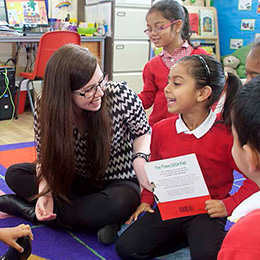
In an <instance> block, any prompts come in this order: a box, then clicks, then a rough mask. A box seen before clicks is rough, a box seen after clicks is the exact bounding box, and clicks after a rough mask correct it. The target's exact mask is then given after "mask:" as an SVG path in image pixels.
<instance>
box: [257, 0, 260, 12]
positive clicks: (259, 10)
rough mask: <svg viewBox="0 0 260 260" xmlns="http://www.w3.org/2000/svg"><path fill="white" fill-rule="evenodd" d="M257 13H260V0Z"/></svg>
mask: <svg viewBox="0 0 260 260" xmlns="http://www.w3.org/2000/svg"><path fill="white" fill-rule="evenodd" d="M257 13H258V14H260V0H258V2H257Z"/></svg>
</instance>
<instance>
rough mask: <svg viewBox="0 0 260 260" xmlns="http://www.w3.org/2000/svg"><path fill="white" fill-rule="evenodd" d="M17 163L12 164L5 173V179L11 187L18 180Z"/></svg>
mask: <svg viewBox="0 0 260 260" xmlns="http://www.w3.org/2000/svg"><path fill="white" fill-rule="evenodd" d="M17 165H18V164H14V165H11V166H10V167H9V168H8V169H7V170H6V173H5V181H6V183H7V185H8V186H9V187H10V188H12V187H13V186H14V183H15V180H16V173H17Z"/></svg>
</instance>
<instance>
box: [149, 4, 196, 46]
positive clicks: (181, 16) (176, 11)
mask: <svg viewBox="0 0 260 260" xmlns="http://www.w3.org/2000/svg"><path fill="white" fill-rule="evenodd" d="M153 12H160V13H161V14H162V16H163V17H164V18H165V19H167V20H169V21H171V22H173V21H175V20H182V22H183V26H182V29H181V38H182V39H183V40H185V41H187V42H188V43H189V44H190V45H191V46H192V47H193V48H194V49H195V48H197V47H195V46H193V44H192V43H191V41H190V37H191V32H190V22H189V12H188V10H187V9H186V8H185V7H184V6H182V5H181V4H180V3H178V2H177V1H175V0H161V1H159V2H157V3H155V4H154V5H152V7H151V8H150V9H149V11H148V13H147V15H146V17H147V16H148V15H149V14H151V13H153ZM173 26H174V25H172V27H173Z"/></svg>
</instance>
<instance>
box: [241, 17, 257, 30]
mask: <svg viewBox="0 0 260 260" xmlns="http://www.w3.org/2000/svg"><path fill="white" fill-rule="evenodd" d="M254 29H255V19H242V20H241V30H246V31H253V30H254Z"/></svg>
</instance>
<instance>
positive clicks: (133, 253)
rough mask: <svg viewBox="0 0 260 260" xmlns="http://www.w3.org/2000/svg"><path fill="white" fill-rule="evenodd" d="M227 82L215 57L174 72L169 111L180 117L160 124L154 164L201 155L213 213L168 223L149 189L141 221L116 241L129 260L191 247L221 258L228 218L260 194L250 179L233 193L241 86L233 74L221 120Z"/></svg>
mask: <svg viewBox="0 0 260 260" xmlns="http://www.w3.org/2000/svg"><path fill="white" fill-rule="evenodd" d="M225 81H226V80H225V74H224V70H223V66H222V64H221V63H220V62H219V61H217V60H216V59H214V58H213V57H212V56H209V55H193V56H186V57H184V58H183V59H182V60H181V61H179V62H178V63H177V64H175V65H174V66H173V67H172V68H171V71H170V74H169V83H168V85H167V87H166V88H165V96H166V100H167V106H168V111H169V112H170V113H174V114H176V115H175V116H173V117H171V118H167V119H165V120H162V121H160V122H158V123H157V124H155V125H154V128H153V131H152V143H151V160H152V161H156V160H161V159H167V158H173V157H177V156H182V155H186V154H191V153H195V154H196V157H197V159H198V163H199V165H200V168H201V171H202V173H203V176H204V179H205V182H206V185H207V187H208V190H209V192H210V195H211V198H212V199H211V200H208V201H206V202H205V209H206V210H207V214H200V215H194V216H188V217H182V218H176V219H170V220H166V221H162V219H161V216H160V212H159V210H158V207H156V208H155V209H152V206H153V204H154V196H153V193H152V192H150V191H149V190H146V189H144V190H143V191H142V194H141V204H140V205H139V207H138V208H137V210H136V212H135V213H134V214H133V215H132V216H131V218H130V219H129V221H128V223H130V222H131V221H132V220H133V219H134V220H136V221H135V223H133V225H131V226H130V227H129V228H128V229H127V230H126V231H125V232H124V233H123V234H122V235H121V237H120V238H119V240H118V241H117V243H116V250H117V252H118V254H119V255H120V256H121V257H122V258H123V259H149V258H152V257H155V256H160V255H164V254H168V253H171V252H175V251H177V250H179V249H181V248H183V247H186V246H189V248H190V252H191V258H192V259H193V260H212V259H216V257H217V253H218V251H219V249H220V246H221V243H222V240H223V238H224V235H225V231H224V227H225V224H226V217H227V216H229V215H230V214H231V213H232V211H233V210H234V208H235V207H236V206H237V205H238V204H240V203H241V202H242V201H243V200H244V199H246V198H247V197H249V196H250V195H252V194H253V193H255V192H256V191H258V190H259V188H258V186H257V185H256V184H255V183H254V182H253V181H251V180H249V179H246V180H245V181H244V184H243V186H242V187H241V188H240V189H239V191H238V192H237V193H235V194H234V195H232V196H231V195H230V194H229V191H230V190H231V187H232V184H233V170H234V169H235V170H238V168H237V167H236V165H235V163H234V160H233V158H232V155H231V148H232V144H233V138H232V135H231V131H230V127H229V104H230V102H231V100H232V97H233V96H234V95H235V93H236V92H237V89H238V88H239V87H240V86H241V83H240V81H239V79H238V78H236V77H235V76H234V75H233V74H228V79H227V85H228V87H227V94H226V101H225V104H224V109H223V112H222V115H221V116H220V115H216V114H214V113H213V112H212V110H211V106H212V105H213V104H214V103H215V102H216V100H218V98H219V97H220V95H221V93H222V90H223V87H224V85H225ZM177 113H178V114H177ZM143 212H146V213H145V214H144V215H143V216H142V217H140V218H139V219H138V220H137V217H138V216H139V215H140V214H141V213H143Z"/></svg>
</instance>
